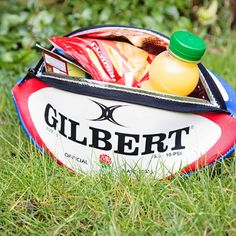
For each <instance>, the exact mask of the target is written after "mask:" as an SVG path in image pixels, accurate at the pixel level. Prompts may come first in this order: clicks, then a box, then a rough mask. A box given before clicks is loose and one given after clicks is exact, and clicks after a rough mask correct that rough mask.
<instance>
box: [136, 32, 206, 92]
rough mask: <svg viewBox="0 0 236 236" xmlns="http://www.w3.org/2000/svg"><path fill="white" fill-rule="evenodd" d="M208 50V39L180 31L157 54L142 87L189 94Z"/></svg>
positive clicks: (197, 78)
mask: <svg viewBox="0 0 236 236" xmlns="http://www.w3.org/2000/svg"><path fill="white" fill-rule="evenodd" d="M205 50H206V44H205V42H204V41H203V40H202V39H201V38H199V37H198V36H196V35H194V34H192V33H190V32H185V31H176V32H174V33H173V34H172V36H171V38H170V43H169V46H168V49H167V50H166V51H164V52H162V53H160V54H159V55H157V56H156V57H155V59H154V60H153V61H152V63H151V65H150V69H149V79H148V80H146V81H144V82H143V83H142V85H141V88H142V89H147V90H152V91H157V92H163V93H168V94H173V95H182V96H187V95H189V94H190V93H191V92H192V91H193V90H194V89H195V87H196V86H197V84H198V81H199V69H198V66H197V64H198V63H199V62H200V60H201V58H202V56H203V54H204V52H205Z"/></svg>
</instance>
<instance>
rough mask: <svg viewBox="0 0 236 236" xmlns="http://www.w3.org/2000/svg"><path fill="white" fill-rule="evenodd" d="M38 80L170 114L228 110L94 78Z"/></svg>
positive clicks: (52, 76)
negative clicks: (165, 111) (161, 110)
mask: <svg viewBox="0 0 236 236" xmlns="http://www.w3.org/2000/svg"><path fill="white" fill-rule="evenodd" d="M37 79H38V80H40V81H42V82H44V83H46V84H47V85H49V86H51V87H54V88H57V89H60V90H64V91H68V92H71V93H76V94H80V95H86V96H92V97H97V98H102V99H108V100H114V101H122V102H127V103H133V104H137V105H143V106H148V107H154V108H158V109H164V110H169V111H175V112H185V113H198V112H199V113H200V112H221V113H222V112H224V113H228V111H227V110H225V109H222V108H220V107H217V106H215V105H213V104H211V103H210V102H207V101H204V100H202V99H196V98H190V97H181V96H173V95H167V94H161V93H153V92H147V91H144V90H141V89H135V88H128V87H125V86H122V85H115V84H109V83H103V82H98V81H95V80H91V79H85V78H74V77H71V76H62V75H56V74H53V75H50V74H42V75H40V76H39V75H38V76H37Z"/></svg>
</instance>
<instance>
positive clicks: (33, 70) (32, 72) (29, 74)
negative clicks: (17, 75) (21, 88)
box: [18, 68, 37, 85]
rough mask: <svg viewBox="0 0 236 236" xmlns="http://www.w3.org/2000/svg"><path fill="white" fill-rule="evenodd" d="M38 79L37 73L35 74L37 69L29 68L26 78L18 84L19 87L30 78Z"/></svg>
mask: <svg viewBox="0 0 236 236" xmlns="http://www.w3.org/2000/svg"><path fill="white" fill-rule="evenodd" d="M32 77H34V78H37V77H36V72H35V69H33V68H29V70H28V72H27V74H26V76H25V77H23V78H22V79H21V80H20V81H19V82H18V85H21V84H22V83H24V82H25V81H26V80H28V79H29V78H32Z"/></svg>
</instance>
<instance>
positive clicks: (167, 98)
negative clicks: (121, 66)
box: [37, 74, 219, 108]
mask: <svg viewBox="0 0 236 236" xmlns="http://www.w3.org/2000/svg"><path fill="white" fill-rule="evenodd" d="M37 77H39V78H40V77H41V78H45V79H48V78H51V79H55V80H59V81H60V80H61V81H65V82H69V83H73V84H79V85H83V86H89V87H97V88H101V89H106V90H115V91H122V92H125V93H132V94H137V95H140V96H147V97H152V98H156V99H160V100H165V101H172V102H176V103H186V104H198V105H202V106H205V107H216V108H219V107H218V106H216V105H213V104H211V103H204V102H199V101H195V100H194V101H193V99H194V98H192V99H191V101H188V100H182V99H181V100H177V99H173V98H172V97H171V96H169V95H167V96H158V95H157V94H152V93H143V92H137V91H136V90H134V89H132V88H129V89H127V88H122V87H119V86H117V85H110V84H107V85H106V86H105V85H104V84H99V82H97V81H95V80H93V81H91V82H88V81H86V80H84V81H76V80H71V79H65V78H61V77H57V76H55V75H43V74H40V75H38V76H37Z"/></svg>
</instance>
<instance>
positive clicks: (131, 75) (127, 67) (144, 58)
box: [49, 37, 154, 87]
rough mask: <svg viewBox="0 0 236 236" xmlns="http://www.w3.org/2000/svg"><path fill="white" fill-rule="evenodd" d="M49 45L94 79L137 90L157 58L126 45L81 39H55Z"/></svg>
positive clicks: (51, 39)
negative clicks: (64, 54) (60, 51)
mask: <svg viewBox="0 0 236 236" xmlns="http://www.w3.org/2000/svg"><path fill="white" fill-rule="evenodd" d="M49 41H50V42H51V43H52V44H53V46H54V47H56V48H60V49H61V50H63V51H64V53H66V54H68V55H70V56H71V57H73V58H74V59H75V60H76V61H77V62H78V63H79V64H81V65H82V66H83V67H84V68H85V70H86V71H87V72H88V73H89V74H90V75H91V76H92V77H93V79H95V80H99V81H104V82H109V83H116V84H122V85H127V86H133V87H136V86H138V84H139V83H140V82H141V81H143V80H146V79H147V78H148V69H149V65H150V63H151V61H152V59H153V58H154V56H153V55H152V54H149V53H148V52H146V51H144V50H142V49H140V48H138V47H135V46H133V45H132V44H130V43H126V42H119V41H112V40H102V39H92V38H79V37H71V38H67V37H52V38H50V39H49Z"/></svg>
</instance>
